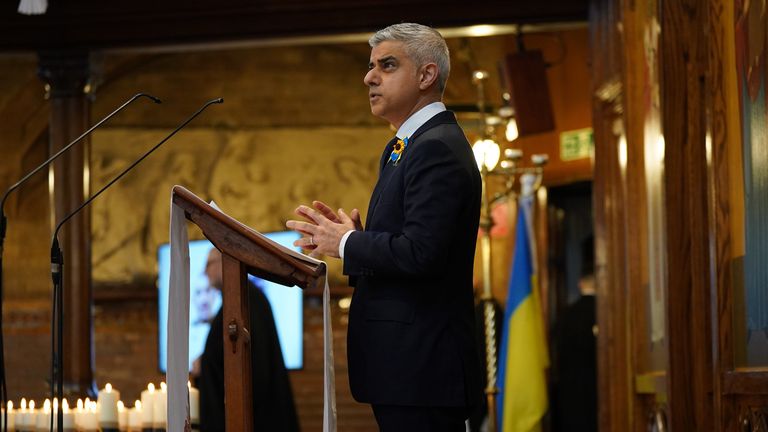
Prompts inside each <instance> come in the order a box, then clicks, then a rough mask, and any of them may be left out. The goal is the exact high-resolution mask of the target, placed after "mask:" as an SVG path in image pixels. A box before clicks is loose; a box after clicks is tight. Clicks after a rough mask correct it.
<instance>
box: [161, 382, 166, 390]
mask: <svg viewBox="0 0 768 432" xmlns="http://www.w3.org/2000/svg"><path fill="white" fill-rule="evenodd" d="M167 390H168V386H167V385H165V382H161V383H160V391H162V392H164V391H167Z"/></svg>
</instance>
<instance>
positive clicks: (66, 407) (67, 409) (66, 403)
mask: <svg viewBox="0 0 768 432" xmlns="http://www.w3.org/2000/svg"><path fill="white" fill-rule="evenodd" d="M61 408H62V409H63V410H64V412H67V411H69V402H67V400H66V399H64V400H63V401H62V402H61Z"/></svg>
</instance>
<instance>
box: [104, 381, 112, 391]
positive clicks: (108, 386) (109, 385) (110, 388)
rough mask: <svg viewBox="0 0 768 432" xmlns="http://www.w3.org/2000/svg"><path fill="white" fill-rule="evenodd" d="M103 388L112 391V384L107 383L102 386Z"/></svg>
mask: <svg viewBox="0 0 768 432" xmlns="http://www.w3.org/2000/svg"><path fill="white" fill-rule="evenodd" d="M104 390H106V391H107V393H112V384H110V383H107V385H106V386H104Z"/></svg>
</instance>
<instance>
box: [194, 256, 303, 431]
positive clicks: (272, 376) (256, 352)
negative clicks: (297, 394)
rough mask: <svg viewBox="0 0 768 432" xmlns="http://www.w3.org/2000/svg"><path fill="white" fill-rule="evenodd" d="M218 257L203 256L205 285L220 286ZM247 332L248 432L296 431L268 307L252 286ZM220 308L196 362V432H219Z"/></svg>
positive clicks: (290, 395) (221, 421)
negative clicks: (250, 422)
mask: <svg viewBox="0 0 768 432" xmlns="http://www.w3.org/2000/svg"><path fill="white" fill-rule="evenodd" d="M221 269H222V266H221V252H219V250H218V249H216V248H213V249H211V252H210V253H209V254H208V261H207V263H206V266H205V273H206V275H207V276H208V281H209V282H210V284H211V286H213V287H215V288H216V289H218V290H221V289H222V287H223V277H222V270H221ZM248 302H249V310H250V321H251V328H250V329H249V331H250V335H251V369H252V372H251V375H252V380H251V383H252V392H253V430H254V431H285V432H293V431H298V430H299V422H298V418H297V417H296V408H295V406H294V404H293V393H292V391H291V383H290V381H289V379H288V372H287V371H286V369H285V363H284V361H283V353H282V351H281V349H280V341H279V339H278V337H277V330H276V328H275V321H274V319H273V317H272V308H271V307H270V305H269V301H268V300H267V298H266V296H265V295H264V294H263V293H262V292H261V289H259V288H258V287H257V286H255V285H253V284H252V283H251V284H250V289H249V290H248ZM222 309H223V307H222V308H221V309H219V312H218V313H217V314H216V316H215V317H214V319H213V321H212V322H211V331H210V333H208V339H207V341H206V342H205V351H204V352H203V355H202V356H201V357H200V376H199V378H198V387H199V389H200V430H203V431H206V432H209V431H210V432H217V431H224V424H225V420H224V419H225V407H224V318H223V311H222Z"/></svg>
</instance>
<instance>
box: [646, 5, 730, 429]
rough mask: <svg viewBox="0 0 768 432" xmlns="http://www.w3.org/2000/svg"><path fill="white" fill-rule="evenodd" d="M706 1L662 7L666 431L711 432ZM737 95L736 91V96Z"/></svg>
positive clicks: (707, 31)
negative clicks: (665, 255)
mask: <svg viewBox="0 0 768 432" xmlns="http://www.w3.org/2000/svg"><path fill="white" fill-rule="evenodd" d="M708 13H709V7H708V0H691V1H686V2H677V1H663V2H662V10H661V14H660V15H661V17H662V21H661V36H660V38H661V39H660V44H659V47H660V54H661V62H662V65H663V67H662V77H661V82H662V117H663V119H662V125H663V131H664V138H665V143H666V145H665V157H664V163H665V176H666V179H665V193H666V219H667V256H668V264H667V267H668V269H669V270H668V277H667V334H668V337H669V339H668V341H669V342H668V343H669V347H670V349H669V380H668V387H669V408H670V409H669V413H670V418H669V429H670V430H673V431H678V430H699V431H706V430H712V428H713V418H712V412H713V397H712V390H713V388H712V351H711V341H712V331H711V319H712V318H711V314H710V311H711V309H710V290H711V287H710V283H711V281H710V274H711V268H710V261H709V260H710V256H709V254H710V251H709V247H710V245H709V242H710V225H709V215H708V201H707V198H708V197H707V195H708V189H707V186H708V178H707V158H706V147H707V144H706V131H707V125H706V118H707V109H708V107H707V105H708V103H710V99H709V91H708V89H707V79H706V78H707V77H706V73H707V62H708V58H707V56H708V54H709V53H708V49H709V48H708V43H709V42H708V41H709V39H710V38H711V35H710V31H709V30H708V28H709V17H708ZM734 90H735V89H734Z"/></svg>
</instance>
